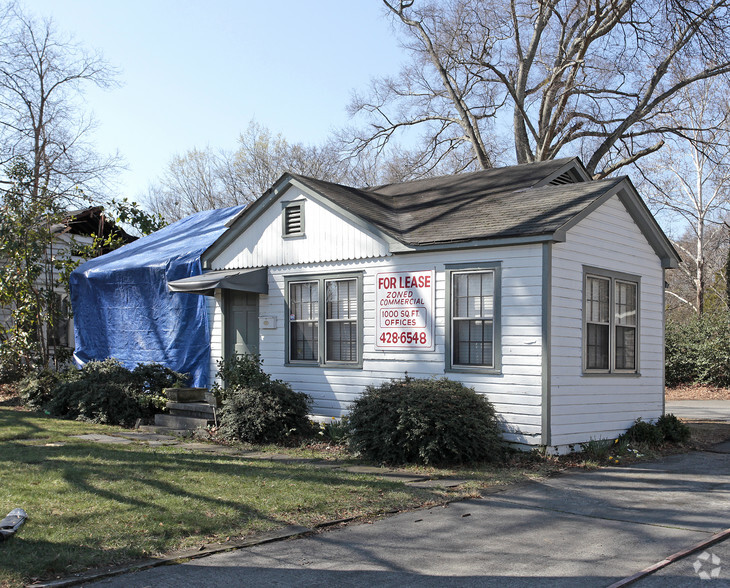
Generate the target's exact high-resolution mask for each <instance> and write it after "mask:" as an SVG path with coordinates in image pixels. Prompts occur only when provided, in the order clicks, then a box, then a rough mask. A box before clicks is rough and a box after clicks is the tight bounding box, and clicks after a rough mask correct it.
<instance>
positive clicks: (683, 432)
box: [656, 414, 691, 443]
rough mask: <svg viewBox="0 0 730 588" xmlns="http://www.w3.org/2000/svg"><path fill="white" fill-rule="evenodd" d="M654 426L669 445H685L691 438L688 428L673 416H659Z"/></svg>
mask: <svg viewBox="0 0 730 588" xmlns="http://www.w3.org/2000/svg"><path fill="white" fill-rule="evenodd" d="M656 426H657V428H658V429H659V431H661V433H662V436H663V437H664V440H665V441H669V442H670V443H685V442H686V441H689V438H690V436H691V431H690V428H689V427H688V426H687V425H686V424H685V423H683V422H682V421H680V420H679V419H678V418H677V417H676V416H674V415H673V414H664V415H662V416H660V417H659V420H657V422H656Z"/></svg>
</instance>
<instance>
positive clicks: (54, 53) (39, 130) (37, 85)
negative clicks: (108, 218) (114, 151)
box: [0, 4, 118, 199]
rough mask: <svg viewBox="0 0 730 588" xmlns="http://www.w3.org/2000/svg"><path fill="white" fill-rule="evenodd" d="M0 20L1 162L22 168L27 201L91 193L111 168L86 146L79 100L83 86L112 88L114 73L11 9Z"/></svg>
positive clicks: (47, 25) (111, 162)
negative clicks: (27, 174)
mask: <svg viewBox="0 0 730 588" xmlns="http://www.w3.org/2000/svg"><path fill="white" fill-rule="evenodd" d="M0 18H2V20H1V22H0V27H2V33H1V34H0V161H1V162H2V163H3V164H5V163H8V162H9V161H11V160H13V159H16V158H21V159H22V160H23V161H25V162H26V163H27V164H28V165H29V167H30V170H31V173H32V181H31V192H30V195H31V197H32V198H38V197H39V195H40V194H41V192H42V191H43V192H44V193H45V194H46V195H47V196H48V197H52V198H55V199H64V198H68V197H70V196H71V195H72V194H74V193H75V194H78V193H79V189H82V190H84V191H85V192H87V193H91V194H95V193H96V194H98V193H99V191H100V190H101V189H102V188H103V187H104V185H105V182H106V180H107V178H108V175H109V174H110V173H111V172H112V171H113V170H114V169H115V168H116V166H117V163H118V162H117V160H116V158H103V157H100V156H99V155H98V154H97V152H96V151H95V150H94V149H93V147H92V146H91V145H90V144H89V143H88V142H87V136H88V134H89V131H91V130H92V128H93V126H94V123H93V120H92V119H91V118H90V117H89V116H88V115H87V114H86V113H85V111H84V110H83V108H82V105H83V103H82V98H83V92H84V89H85V88H86V87H87V86H88V85H96V86H100V87H108V86H110V85H111V84H113V81H114V75H115V72H114V71H113V69H112V68H111V67H110V66H109V65H108V64H107V63H106V62H105V61H104V59H103V58H102V57H101V56H100V55H98V54H94V53H90V52H88V51H87V50H86V49H85V48H84V47H83V46H82V45H80V44H78V43H77V42H75V41H74V40H73V39H71V38H70V37H67V36H64V35H62V34H61V33H59V32H58V31H57V30H56V29H55V27H54V25H53V22H52V21H50V20H42V21H41V20H37V19H35V18H34V17H31V16H28V15H26V14H24V13H23V12H22V11H21V10H20V9H19V8H18V7H17V6H16V5H14V4H10V5H6V6H5V7H4V9H3V12H2V16H1V17H0Z"/></svg>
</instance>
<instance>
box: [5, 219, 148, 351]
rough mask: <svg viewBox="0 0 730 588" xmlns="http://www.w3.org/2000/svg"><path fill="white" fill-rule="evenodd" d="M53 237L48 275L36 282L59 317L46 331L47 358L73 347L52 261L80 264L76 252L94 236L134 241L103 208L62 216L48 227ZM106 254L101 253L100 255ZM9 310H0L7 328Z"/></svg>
mask: <svg viewBox="0 0 730 588" xmlns="http://www.w3.org/2000/svg"><path fill="white" fill-rule="evenodd" d="M49 230H50V233H51V234H52V235H53V239H52V240H51V243H50V246H49V247H48V249H47V252H46V258H47V263H46V266H47V271H46V272H44V273H43V275H42V276H41V277H40V279H39V282H38V287H39V288H50V289H53V292H54V295H55V297H56V308H57V309H58V310H59V316H58V317H57V319H56V320H55V321H54V326H53V328H52V329H51V330H49V329H48V328H45V329H44V330H45V332H46V339H47V344H48V346H49V351H50V355H51V356H54V355H55V353H56V348H58V347H61V348H70V347H73V338H74V329H73V319H72V318H70V317H69V316H68V310H69V309H70V304H69V300H68V293H67V291H66V288H65V287H64V286H63V284H61V283H60V282H59V279H60V277H61V276H60V274H59V272H58V270H57V269H56V268H55V267H54V264H53V260H54V259H67V258H68V259H72V260H74V261H81V259H82V258H81V257H79V255H78V249H79V247H81V246H84V245H89V244H91V243H93V242H94V238H93V235H99V236H101V237H103V238H105V239H106V238H108V237H110V236H113V237H115V238H117V239H118V240H120V241H121V242H122V243H132V242H133V241H134V240H135V239H136V237H134V236H132V235H129V234H128V233H127V232H126V231H124V229H122V228H121V227H119V226H117V225H116V224H115V223H114V222H113V221H111V220H109V219H107V218H106V216H105V214H104V208H103V207H101V206H91V207H88V208H82V209H79V210H71V211H68V212H66V213H64V216H63V218H62V219H60V221H59V222H58V223H56V224H54V225H51V226H50V227H49ZM102 253H106V251H104V250H101V251H99V254H102ZM10 313H11V310H10V308H6V307H0V324H2V325H3V326H8V325H9V324H10V321H11V320H12V319H11V314H10Z"/></svg>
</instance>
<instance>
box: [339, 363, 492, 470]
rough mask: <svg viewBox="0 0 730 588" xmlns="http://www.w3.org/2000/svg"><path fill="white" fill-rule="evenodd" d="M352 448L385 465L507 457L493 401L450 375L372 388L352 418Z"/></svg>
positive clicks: (359, 402) (465, 461) (457, 461)
mask: <svg viewBox="0 0 730 588" xmlns="http://www.w3.org/2000/svg"><path fill="white" fill-rule="evenodd" d="M349 425H350V435H349V446H350V449H351V450H352V451H355V452H359V453H360V454H361V455H363V457H365V458H367V459H371V460H374V461H377V462H380V463H387V464H401V463H421V464H428V465H439V464H449V463H454V464H460V463H472V462H479V461H489V460H495V459H497V458H500V457H501V456H502V453H503V450H502V441H501V431H500V427H499V423H498V421H497V417H496V414H495V411H494V407H493V406H492V404H491V403H490V402H489V401H488V400H487V399H486V398H485V397H484V396H481V395H479V394H477V393H476V392H475V391H474V390H472V389H471V388H467V387H466V386H464V385H463V384H461V383H460V382H454V381H452V380H449V379H447V378H442V379H438V380H437V379H430V380H427V379H414V378H409V377H407V376H406V378H405V379H402V380H393V381H391V382H387V383H385V384H382V385H380V386H378V387H375V386H368V387H367V389H366V391H365V393H364V394H363V395H362V396H361V397H360V398H358V399H357V400H356V401H355V404H354V406H353V409H352V411H351V413H350V417H349Z"/></svg>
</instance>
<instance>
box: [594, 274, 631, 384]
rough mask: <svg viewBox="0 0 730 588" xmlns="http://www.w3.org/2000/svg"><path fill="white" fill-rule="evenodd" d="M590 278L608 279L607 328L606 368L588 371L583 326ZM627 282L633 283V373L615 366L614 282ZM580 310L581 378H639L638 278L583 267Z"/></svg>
mask: <svg viewBox="0 0 730 588" xmlns="http://www.w3.org/2000/svg"><path fill="white" fill-rule="evenodd" d="M589 277H595V278H603V279H607V280H609V284H610V285H609V288H608V291H609V298H608V304H609V315H608V316H609V329H608V356H609V357H608V369H588V368H587V367H586V365H587V363H588V358H587V354H586V340H587V336H588V333H587V332H588V328H587V326H586V325H587V323H586V318H587V317H586V284H587V283H588V278H589ZM617 281H618V282H629V283H633V284H636V367H635V368H634V369H633V370H618V369H616V368H615V365H616V332H615V328H616V303H615V296H616V282H617ZM581 307H582V313H583V315H582V326H581V332H582V340H581V371H582V375H583V376H589V377H590V376H611V377H619V376H623V377H631V378H636V377H639V376H641V276H637V275H634V274H627V273H624V272H617V271H614V270H607V269H603V268H598V267H593V266H588V265H584V266H583V288H582V290H581Z"/></svg>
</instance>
